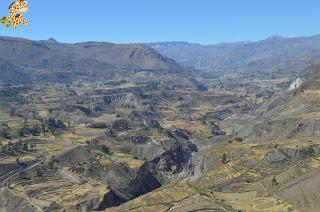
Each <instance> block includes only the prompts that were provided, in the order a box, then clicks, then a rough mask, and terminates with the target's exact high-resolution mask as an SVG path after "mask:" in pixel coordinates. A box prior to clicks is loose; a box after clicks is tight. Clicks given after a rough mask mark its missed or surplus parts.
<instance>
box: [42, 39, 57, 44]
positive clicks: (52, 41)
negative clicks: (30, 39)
mask: <svg viewBox="0 0 320 212" xmlns="http://www.w3.org/2000/svg"><path fill="white" fill-rule="evenodd" d="M40 42H45V43H59V42H58V41H57V40H56V39H54V38H49V39H48V40H40Z"/></svg>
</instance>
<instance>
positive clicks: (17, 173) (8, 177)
mask: <svg viewBox="0 0 320 212" xmlns="http://www.w3.org/2000/svg"><path fill="white" fill-rule="evenodd" d="M42 163H43V160H40V161H38V162H36V163H34V164H32V165H30V166H27V167H25V168H23V169H21V170H19V171H17V172H15V171H11V172H13V173H11V172H9V173H7V174H6V175H8V176H7V177H5V178H4V179H3V180H2V181H1V182H0V187H3V186H5V183H6V182H8V181H9V180H11V179H12V178H14V177H16V176H17V175H19V174H20V173H21V172H25V171H28V170H31V169H33V168H35V167H37V166H39V165H40V164H42ZM4 176H5V175H4ZM2 177H3V176H2Z"/></svg>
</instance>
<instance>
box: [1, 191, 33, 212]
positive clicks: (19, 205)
mask: <svg viewBox="0 0 320 212" xmlns="http://www.w3.org/2000/svg"><path fill="white" fill-rule="evenodd" d="M0 211H3V212H12V211H25V212H35V211H38V210H37V208H36V207H35V206H33V205H31V204H30V202H29V201H27V200H26V199H24V198H22V197H19V196H17V195H15V194H14V193H12V192H11V191H10V190H9V189H7V188H2V189H0Z"/></svg>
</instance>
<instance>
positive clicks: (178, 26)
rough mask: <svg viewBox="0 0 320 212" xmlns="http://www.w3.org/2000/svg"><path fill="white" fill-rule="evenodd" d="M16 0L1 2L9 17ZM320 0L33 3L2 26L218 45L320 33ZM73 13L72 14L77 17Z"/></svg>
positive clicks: (46, 33) (21, 31)
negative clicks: (16, 22)
mask: <svg viewBox="0 0 320 212" xmlns="http://www.w3.org/2000/svg"><path fill="white" fill-rule="evenodd" d="M10 3H11V1H10V0H4V1H2V2H1V4H0V13H1V14H0V15H3V16H4V15H6V13H7V7H8V5H9V4H10ZM319 7H320V2H318V1H315V0H311V1H308V3H305V2H300V1H299V2H298V1H289V0H284V1H281V2H279V1H275V0H271V1H267V2H257V1H253V0H244V1H241V2H235V1H231V0H226V1H210V0H203V1H201V3H199V2H195V1H190V2H185V1H182V0H176V1H169V0H163V1H155V0H153V1H147V0H141V1H139V2H138V3H137V2H133V1H127V0H117V1H114V0H111V1H106V2H99V1H97V0H92V1H90V2H88V1H75V0H70V1H62V0H56V1H54V2H50V4H49V3H48V2H47V1H32V0H30V1H29V8H30V10H29V11H28V12H27V13H25V17H26V19H27V20H29V25H28V26H19V27H18V29H17V30H10V29H5V28H4V27H3V28H2V31H1V33H0V34H1V35H3V36H14V37H23V38H27V39H31V40H44V39H48V38H50V37H53V38H55V39H56V40H58V41H60V42H66V43H77V42H84V41H102V42H112V43H150V42H167V41H184V42H189V43H200V44H218V43H229V42H236V41H257V40H263V39H265V38H268V37H270V36H273V35H282V36H284V37H299V36H309V35H314V34H318V33H319V30H318V27H317V26H318V23H317V20H319V19H320V14H319V13H318V11H317V8H319ZM71 17H72V18H71Z"/></svg>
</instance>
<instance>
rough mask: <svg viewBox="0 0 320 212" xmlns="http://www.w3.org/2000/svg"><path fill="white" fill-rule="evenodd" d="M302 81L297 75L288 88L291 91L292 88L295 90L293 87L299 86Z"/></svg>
mask: <svg viewBox="0 0 320 212" xmlns="http://www.w3.org/2000/svg"><path fill="white" fill-rule="evenodd" d="M303 82H304V79H303V78H301V77H298V78H297V79H296V80H294V81H293V82H292V83H291V85H290V87H289V89H288V90H289V91H292V90H295V89H297V88H299V87H300V86H301V85H302V83H303Z"/></svg>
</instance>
